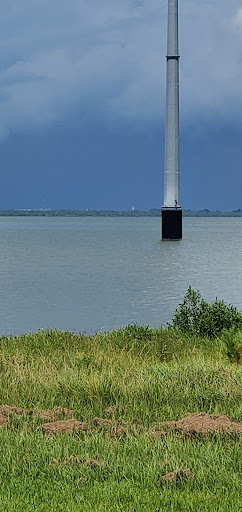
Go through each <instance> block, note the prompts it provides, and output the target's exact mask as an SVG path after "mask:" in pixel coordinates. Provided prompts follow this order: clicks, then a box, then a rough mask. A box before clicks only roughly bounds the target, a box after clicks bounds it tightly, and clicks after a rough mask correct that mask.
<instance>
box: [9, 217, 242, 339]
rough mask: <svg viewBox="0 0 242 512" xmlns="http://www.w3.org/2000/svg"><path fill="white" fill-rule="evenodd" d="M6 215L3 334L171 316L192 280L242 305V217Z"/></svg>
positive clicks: (154, 321) (209, 295)
mask: <svg viewBox="0 0 242 512" xmlns="http://www.w3.org/2000/svg"><path fill="white" fill-rule="evenodd" d="M183 228H184V233H183V240H182V241H180V242H161V241H160V219H159V218H137V219H126V218H120V219H114V218H73V219H71V218H59V219H57V218H19V217H15V218H0V240H1V251H0V295H1V300H0V334H13V333H23V332H29V331H33V330H36V329H40V328H45V329H46V328H53V327H56V328H58V329H65V330H71V331H87V332H90V333H94V332H95V331H97V330H101V329H102V330H110V329H113V328H114V327H117V326H123V325H126V324H128V323H131V322H137V323H139V324H150V325H153V326H159V325H161V324H165V323H166V322H168V321H170V320H171V319H172V317H173V315H174V312H175V309H176V307H177V305H178V304H179V302H180V301H181V300H182V298H183V296H184V294H185V292H186V290H187V288H188V286H189V285H191V286H192V287H193V288H195V289H199V290H200V292H201V293H202V295H203V296H204V298H205V299H207V300H211V299H215V297H218V298H223V299H224V300H225V301H226V302H228V303H232V304H234V305H235V306H237V307H238V308H239V309H241V310H242V218H233V219H231V218H223V219H222V218H220V219H219V218H217V219H216V218H204V219H203V218H200V219H198V218H191V219H188V218H185V219H184V223H183Z"/></svg>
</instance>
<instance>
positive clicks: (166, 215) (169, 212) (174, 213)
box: [161, 208, 182, 240]
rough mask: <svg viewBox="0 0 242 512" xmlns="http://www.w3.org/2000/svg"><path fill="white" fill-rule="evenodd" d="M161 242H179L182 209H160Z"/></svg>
mask: <svg viewBox="0 0 242 512" xmlns="http://www.w3.org/2000/svg"><path fill="white" fill-rule="evenodd" d="M161 217H162V240H181V238H182V209H181V208H162V210H161Z"/></svg>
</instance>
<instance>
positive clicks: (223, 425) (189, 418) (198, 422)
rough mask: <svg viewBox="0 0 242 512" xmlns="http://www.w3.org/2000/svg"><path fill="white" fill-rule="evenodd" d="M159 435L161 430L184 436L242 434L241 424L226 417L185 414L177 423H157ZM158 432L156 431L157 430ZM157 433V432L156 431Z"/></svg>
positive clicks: (162, 432)
mask: <svg viewBox="0 0 242 512" xmlns="http://www.w3.org/2000/svg"><path fill="white" fill-rule="evenodd" d="M158 428H159V429H162V430H161V435H164V430H163V429H170V430H173V431H176V432H181V433H185V434H210V433H213V432H218V433H224V432H226V433H228V434H231V433H232V432H237V433H238V434H242V423H236V422H234V421H231V420H230V419H229V418H228V416H223V415H217V416H212V415H210V414H206V413H203V412H201V413H194V414H192V413H187V414H186V415H185V416H184V418H182V419H181V420H179V421H165V422H162V423H159V425H158ZM157 430H158V429H157ZM158 432H159V430H158Z"/></svg>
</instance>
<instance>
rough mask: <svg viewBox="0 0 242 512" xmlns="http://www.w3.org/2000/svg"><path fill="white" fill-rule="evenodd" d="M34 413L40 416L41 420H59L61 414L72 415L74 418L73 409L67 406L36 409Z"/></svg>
mask: <svg viewBox="0 0 242 512" xmlns="http://www.w3.org/2000/svg"><path fill="white" fill-rule="evenodd" d="M33 414H35V415H36V416H39V418H40V419H41V420H44V421H48V420H52V421H55V420H58V419H59V418H60V417H61V416H71V417H72V418H73V411H72V410H71V409H66V408H65V407H54V409H40V410H37V409H35V410H34V411H33Z"/></svg>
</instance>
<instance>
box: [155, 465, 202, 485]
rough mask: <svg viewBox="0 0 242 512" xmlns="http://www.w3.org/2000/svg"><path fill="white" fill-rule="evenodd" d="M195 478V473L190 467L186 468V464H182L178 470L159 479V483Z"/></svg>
mask: <svg viewBox="0 0 242 512" xmlns="http://www.w3.org/2000/svg"><path fill="white" fill-rule="evenodd" d="M194 478H195V475H194V473H192V472H191V471H190V469H188V468H186V467H185V466H182V467H181V468H180V469H178V470H177V471H171V473H167V474H166V475H163V476H162V477H161V479H160V480H159V484H162V483H164V482H168V483H169V482H177V481H180V480H183V479H185V480H193V479H194Z"/></svg>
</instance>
